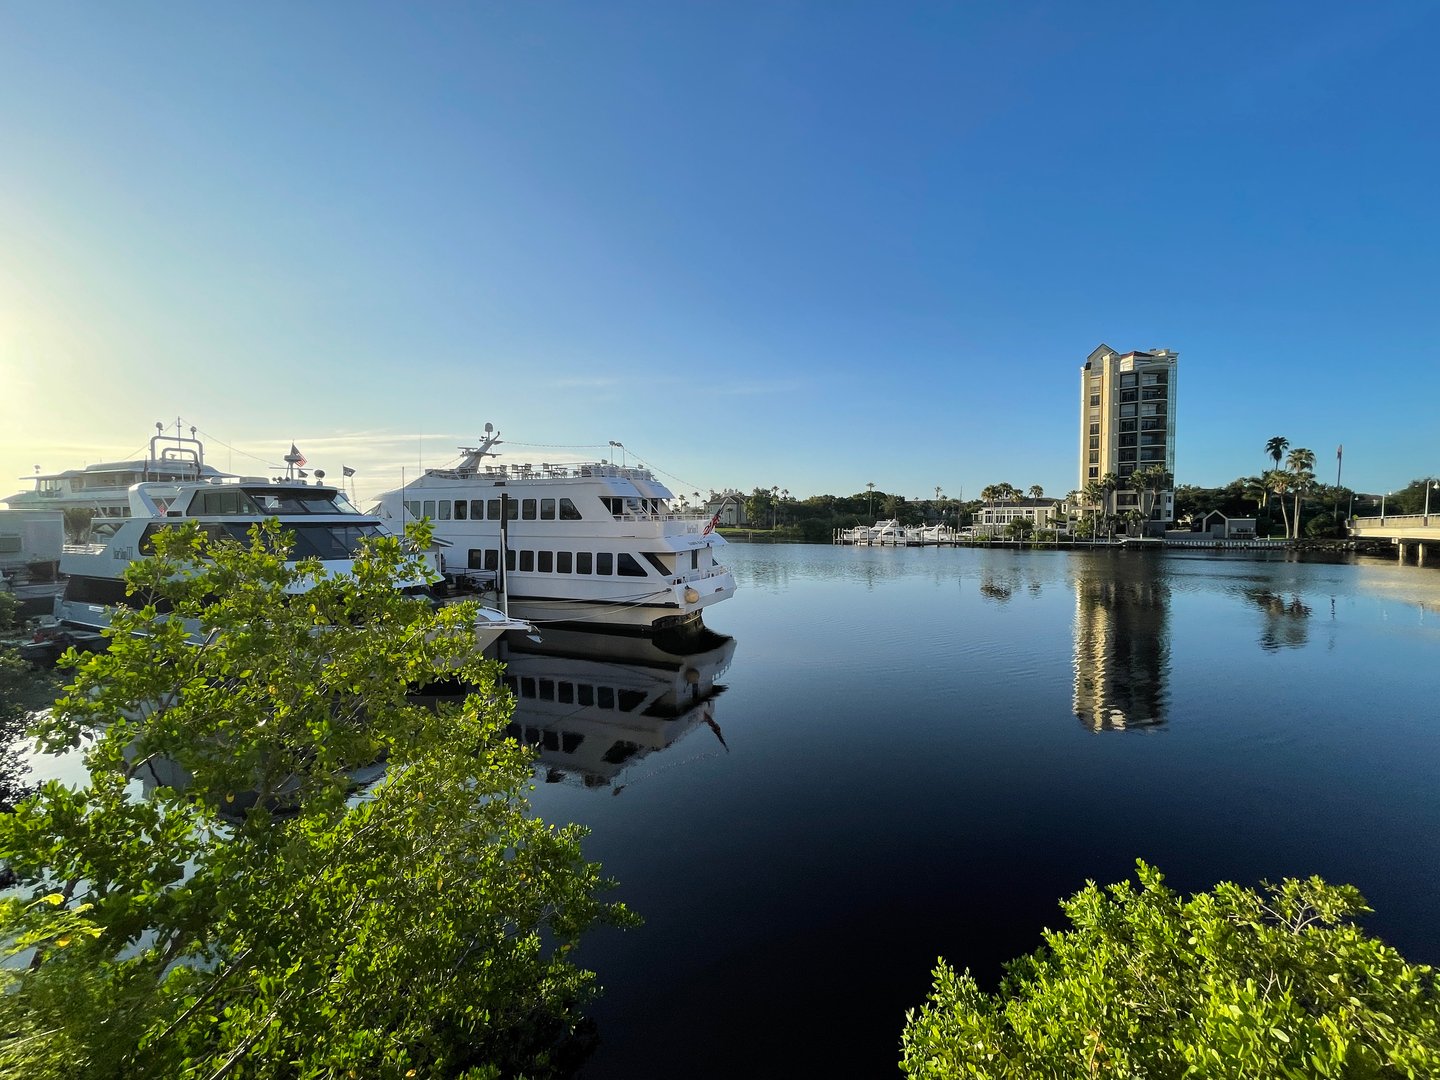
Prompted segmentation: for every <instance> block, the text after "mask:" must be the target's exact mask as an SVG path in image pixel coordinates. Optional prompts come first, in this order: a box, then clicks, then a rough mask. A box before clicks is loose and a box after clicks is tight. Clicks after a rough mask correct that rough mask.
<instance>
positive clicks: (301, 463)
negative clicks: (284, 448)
mask: <svg viewBox="0 0 1440 1080" xmlns="http://www.w3.org/2000/svg"><path fill="white" fill-rule="evenodd" d="M285 461H286V462H287V463H288V464H290V465H294V466H296V467H297V468H301V469H303V468H304V467H305V455H304V454H302V453H301V452H300V450H299V449H298V448H297V447H296V446H295V444H294V443H293V442H292V443H291V444H290V452H289V453H288V454H286V455H285Z"/></svg>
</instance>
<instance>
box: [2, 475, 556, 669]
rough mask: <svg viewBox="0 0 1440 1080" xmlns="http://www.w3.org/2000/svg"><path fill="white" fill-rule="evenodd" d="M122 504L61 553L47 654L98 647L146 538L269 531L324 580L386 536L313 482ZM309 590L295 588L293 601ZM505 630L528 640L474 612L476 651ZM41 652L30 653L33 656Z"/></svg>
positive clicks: (522, 625) (225, 483)
mask: <svg viewBox="0 0 1440 1080" xmlns="http://www.w3.org/2000/svg"><path fill="white" fill-rule="evenodd" d="M128 494H129V503H130V505H129V513H128V514H127V515H126V517H125V519H124V520H122V521H120V522H118V523H117V525H116V528H115V531H114V532H113V534H112V535H111V536H110V537H109V538H108V539H107V540H106V542H104V543H96V544H82V545H71V546H68V547H66V548H65V550H64V553H63V554H62V555H61V557H60V572H61V573H62V574H63V575H65V576H66V581H65V592H64V594H63V595H62V596H60V597H58V598H57V599H56V600H55V608H54V616H55V626H54V627H53V628H51V635H52V637H53V641H54V648H53V649H52V650H51V651H52V652H59V651H62V649H63V646H65V645H67V644H75V645H77V646H82V647H102V648H103V647H104V643H105V637H104V632H105V631H106V630H107V629H108V628H109V626H110V624H111V620H112V617H113V616H114V613H115V609H116V607H117V606H118V605H121V604H124V603H127V600H126V583H125V570H126V568H127V567H128V566H129V565H130V564H131V563H132V562H133V561H135V560H136V559H143V558H145V557H147V555H148V554H149V553H150V551H151V550H152V537H153V536H154V535H155V533H156V532H157V531H158V530H160V529H163V528H165V527H167V526H171V525H179V524H182V523H184V522H186V521H195V522H197V523H198V524H199V527H200V530H201V532H202V533H203V534H204V535H206V536H207V537H209V538H211V539H216V540H218V539H227V538H228V539H234V540H239V541H241V542H243V543H248V542H249V530H250V526H251V525H253V524H255V523H256V522H261V521H267V520H273V521H277V522H278V523H279V524H280V525H281V526H282V527H283V528H284V529H285V530H286V531H287V532H289V533H291V534H292V535H293V537H294V547H293V549H292V551H291V553H290V555H291V558H292V560H300V559H308V558H315V559H319V560H320V565H321V567H322V568H323V570H324V572H325V573H326V574H327V575H337V574H342V575H343V574H350V573H352V572H353V567H354V560H355V556H356V554H357V553H358V550H359V546H360V544H361V543H362V542H363V541H365V540H366V539H368V538H371V537H375V536H379V535H382V534H383V533H385V532H387V531H388V530H386V529H385V527H384V526H383V525H382V524H381V522H380V521H379V519H377V518H376V517H374V516H373V515H369V514H363V513H361V512H360V511H359V510H357V509H356V508H355V506H354V505H353V504H352V503H351V502H350V500H349V499H347V498H346V496H345V493H344V492H342V491H340V490H338V489H337V488H334V487H329V486H326V485H323V484H320V483H318V482H317V483H314V484H307V483H305V482H304V481H301V480H294V479H288V480H267V479H265V478H263V477H257V478H234V479H227V480H213V481H210V482H207V483H194V482H186V483H172V484H167V483H157V482H150V483H140V484H135V485H133V486H132V487H131V488H130V491H129V493H128ZM432 570H433V567H432ZM312 585H313V583H309V584H307V583H303V582H302V583H300V584H299V585H298V586H297V590H296V591H299V592H303V591H306V590H307V589H308V588H310V587H311V586H312ZM404 588H405V589H406V591H416V592H426V593H428V592H429V590H430V584H429V582H427V581H423V580H416V581H414V582H409V583H406V584H405V586H404ZM130 602H131V603H133V601H130ZM198 630H199V628H198V627H195V628H193V631H192V632H194V633H197V634H198ZM507 630H522V631H526V632H533V630H534V627H533V626H532V625H531V624H530V623H528V622H526V621H525V620H522V619H512V618H510V617H509V616H508V615H507V614H505V613H504V612H501V611H498V610H496V609H495V608H491V607H483V606H482V607H481V608H480V612H479V615H478V616H477V619H476V624H475V645H476V647H477V648H480V649H484V648H486V647H487V646H489V645H491V644H493V643H494V642H495V641H496V640H497V639H498V638H499V637H500V635H501V634H503V633H505V632H506V631H507ZM40 644H43V643H37V645H40ZM41 651H42V650H41V649H40V648H36V649H33V650H31V652H32V654H36V655H38V654H39V653H40V652H41Z"/></svg>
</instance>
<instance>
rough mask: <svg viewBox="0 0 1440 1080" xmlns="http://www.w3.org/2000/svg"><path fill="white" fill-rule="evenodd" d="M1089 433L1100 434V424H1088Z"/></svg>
mask: <svg viewBox="0 0 1440 1080" xmlns="http://www.w3.org/2000/svg"><path fill="white" fill-rule="evenodd" d="M1090 434H1091V435H1099V434H1100V425H1099V424H1091V425H1090Z"/></svg>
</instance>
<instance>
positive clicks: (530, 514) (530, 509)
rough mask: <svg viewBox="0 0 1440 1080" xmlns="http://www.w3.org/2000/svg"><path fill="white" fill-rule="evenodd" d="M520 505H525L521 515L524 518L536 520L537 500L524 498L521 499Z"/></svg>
mask: <svg viewBox="0 0 1440 1080" xmlns="http://www.w3.org/2000/svg"><path fill="white" fill-rule="evenodd" d="M520 505H521V506H522V507H523V509H522V511H521V513H520V516H521V517H522V518H523V519H524V520H526V521H534V520H535V500H534V499H522V500H520Z"/></svg>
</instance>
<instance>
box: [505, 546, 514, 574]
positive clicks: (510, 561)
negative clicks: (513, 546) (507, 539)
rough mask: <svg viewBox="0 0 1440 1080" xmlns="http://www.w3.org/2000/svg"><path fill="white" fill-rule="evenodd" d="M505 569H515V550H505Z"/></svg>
mask: <svg viewBox="0 0 1440 1080" xmlns="http://www.w3.org/2000/svg"><path fill="white" fill-rule="evenodd" d="M505 569H506V570H514V569H515V552H514V550H511V551H507V552H505Z"/></svg>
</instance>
